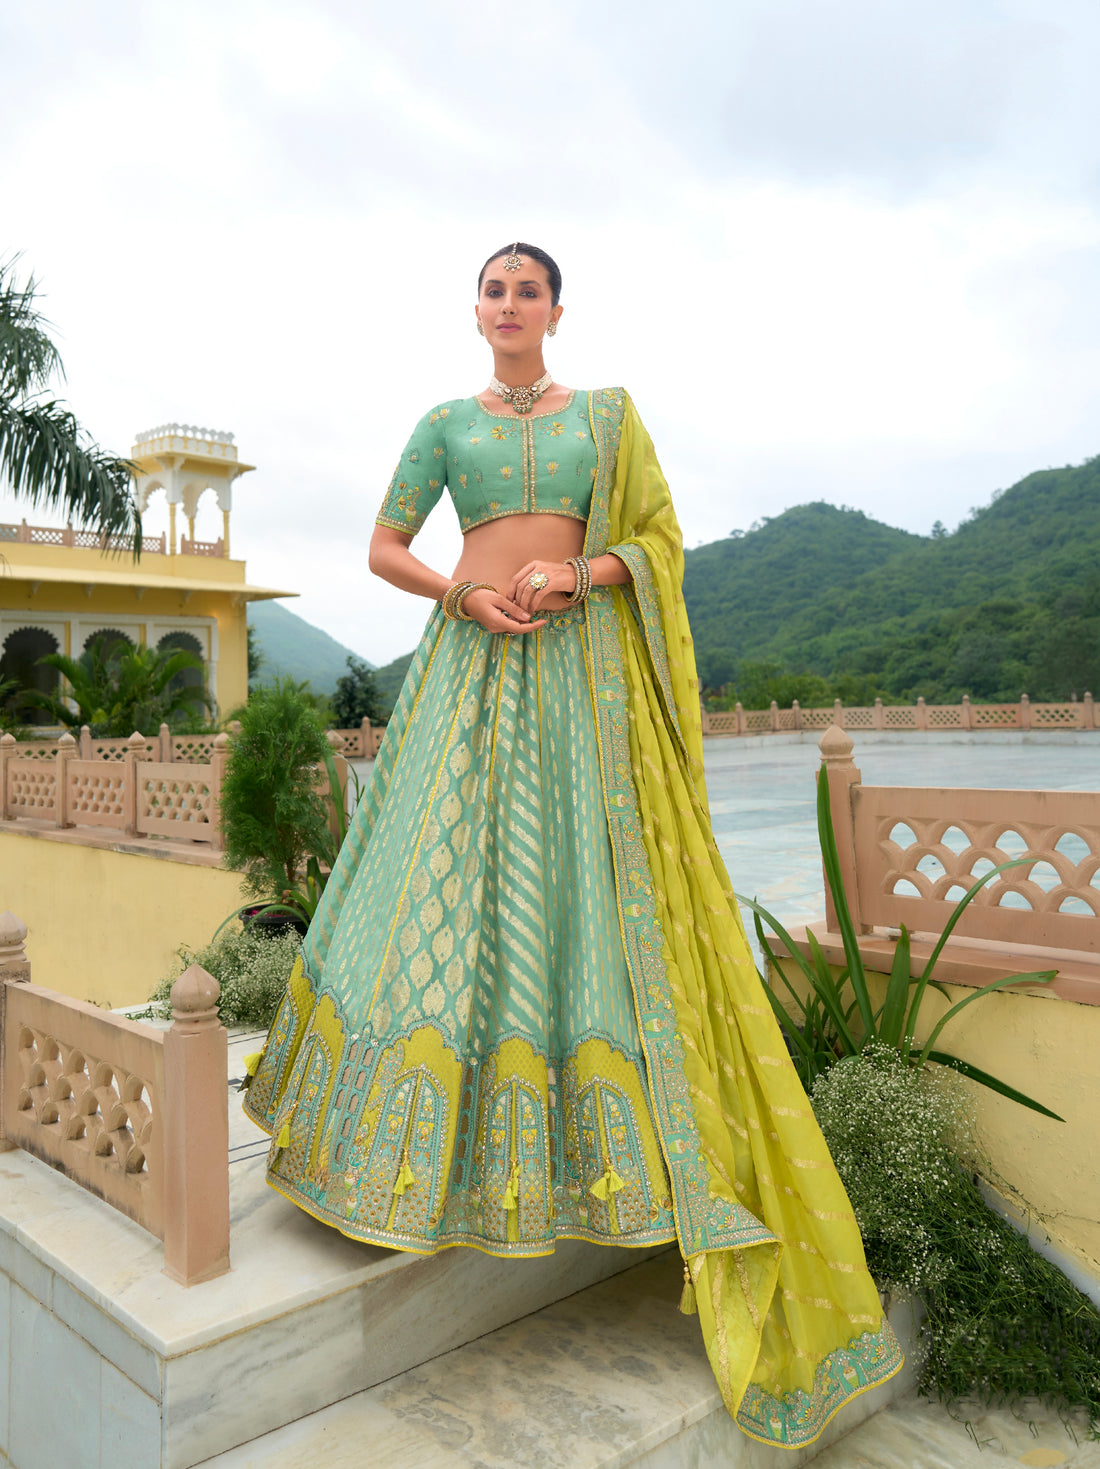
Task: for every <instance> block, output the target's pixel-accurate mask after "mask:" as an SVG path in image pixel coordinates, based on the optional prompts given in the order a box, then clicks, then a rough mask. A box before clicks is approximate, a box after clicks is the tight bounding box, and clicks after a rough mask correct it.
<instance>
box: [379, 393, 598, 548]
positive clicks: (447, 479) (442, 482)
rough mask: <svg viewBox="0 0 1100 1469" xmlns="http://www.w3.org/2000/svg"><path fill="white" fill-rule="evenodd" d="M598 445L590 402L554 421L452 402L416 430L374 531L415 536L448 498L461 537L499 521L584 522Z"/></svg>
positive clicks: (571, 401)
mask: <svg viewBox="0 0 1100 1469" xmlns="http://www.w3.org/2000/svg"><path fill="white" fill-rule="evenodd" d="M595 477H596V445H595V442H594V440H593V438H592V429H591V426H590V424H589V422H588V394H587V393H581V394H580V395H578V394H576V393H570V395H569V397H568V399H567V400H566V403H565V406H564V407H562V408H558V409H556V410H555V412H553V413H528V414H524V415H523V416H519V415H517V416H515V417H511V416H509V417H503V416H501V415H499V414H495V413H490V412H489V411H488V410H487V409H486V408H484V407H483V406H482V404H481V402H480V401H479V399H477V398H455V399H452V400H451V402H449V403H441V404H439V406H438V407H436V408H433V409H432V410H431V411H430V412H429V413H425V415H424V417H423V418H422V419H421V420H420V422H419V423H418V424H417V425H416V428H415V429H414V430H413V436H412V438H411V439H410V440H409V442H408V444H407V445H406V446H405V450H404V452H403V453H402V455H401V458H400V459H399V460H398V463H397V468H396V470H395V471H394V476H393V479H392V480H391V481H390V487H389V489H388V490H387V491H386V498H385V499H384V500H383V502H382V508H381V510H380V511H379V512H378V517H377V524H378V525H388V526H390V527H392V529H394V530H402V531H405V532H407V533H408V534H409V535H416V533H417V531H418V530H420V528H421V526H423V524H424V522H425V520H427V518H428V512H429V511H430V510H431V509H432V507H433V506H434V505H435V504H436V502H437V501H438V499H439V497H440V495H441V494H442V493H443V489H444V486H446V488H447V489H448V490H449V491H450V495H451V499H452V500H453V501H454V507H455V511H456V512H457V514H458V523H459V525H460V526H461V528H462V530H463V532H464V533H465V532H466V531H468V530H472V529H473V527H474V526H475V525H484V524H485V523H486V522H487V521H490V520H499V519H500V518H501V516H504V515H568V516H570V517H571V518H572V519H573V520H582V521H587V520H588V509H589V505H590V504H591V501H592V481H593V480H594V479H595Z"/></svg>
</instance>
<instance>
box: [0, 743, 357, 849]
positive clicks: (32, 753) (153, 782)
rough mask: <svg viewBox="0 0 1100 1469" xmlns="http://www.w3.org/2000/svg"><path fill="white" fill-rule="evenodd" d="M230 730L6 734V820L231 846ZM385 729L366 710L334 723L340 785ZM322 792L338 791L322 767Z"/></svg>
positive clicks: (1, 782) (0, 771)
mask: <svg viewBox="0 0 1100 1469" xmlns="http://www.w3.org/2000/svg"><path fill="white" fill-rule="evenodd" d="M239 729H240V725H239V724H238V723H237V722H236V721H234V722H233V724H231V725H230V726H229V732H228V733H227V734H212V735H174V734H172V732H171V730H170V729H169V727H168V725H166V724H162V725H161V727H160V730H159V732H158V733H157V734H156V735H143V734H140V733H138V732H137V731H135V733H134V734H132V735H131V736H130V738H129V739H127V740H123V739H107V740H93V739H92V736H91V731H90V730H89V728H88V726H87V725H84V726H83V728H82V729H81V731H80V738H79V740H77V739H75V738H74V737H73V736H72V735H71V734H69V733H65V734H62V735H61V736H60V737H59V738H58V739H52V740H22V741H20V740H16V739H15V737H14V736H13V735H10V734H6V735H4V736H3V737H2V738H0V823H13V822H14V823H20V822H22V823H30V822H33V823H36V824H37V825H38V826H42V825H46V826H49V827H53V828H55V829H58V830H64V831H71V832H72V833H73V834H74V836H77V837H78V836H79V832H80V829H81V828H88V829H100V830H103V829H106V830H113V831H117V832H118V833H119V834H120V835H122V836H126V837H169V838H173V839H175V840H177V841H185V842H202V843H204V844H206V845H207V846H209V847H212V848H213V849H214V850H215V851H220V850H221V849H222V847H223V846H224V841H223V836H222V830H221V786H222V780H223V777H224V775H225V768H226V762H227V761H228V758H229V743H230V739H231V737H232V736H233V735H235V734H236V733H237V732H238V731H239ZM383 733H384V729H383V727H382V726H375V725H371V723H370V721H369V720H366V719H364V720H363V721H362V723H361V724H360V725H359V727H358V728H357V729H348V730H329V732H328V735H327V739H328V741H329V744H330V745H331V746H332V748H333V753H334V754H335V756H336V769H337V775H338V776H339V779H340V784H341V787H342V788H344V789H346V785H347V761H348V759H349V758H350V759H353V760H354V759H373V758H374V756H375V754H376V753H377V750H378V746H379V744H380V743H381V740H382V735H383ZM317 789H318V793H319V794H320V795H321V796H322V797H325V798H328V797H329V796H330V794H331V793H330V789H329V781H328V775H327V772H325V771H323V770H322V771H320V772H319V775H318V785H317Z"/></svg>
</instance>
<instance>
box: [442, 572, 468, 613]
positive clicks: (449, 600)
mask: <svg viewBox="0 0 1100 1469" xmlns="http://www.w3.org/2000/svg"><path fill="white" fill-rule="evenodd" d="M472 586H473V582H472V581H456V582H455V584H454V586H451V587H448V588H447V590H446V591H445V592H444V593H443V597H442V599H441V600H442V607H443V616H444V617H445V618H446V619H447V620H448V622H457V621H458V618H459V614H458V610H457V607H456V605H455V604H456V603H457V602H458V601H460V600H461V599H462V598H463V597H464V596H465V595H466V593H467V592H468V591H469V590H470V588H471V587H472Z"/></svg>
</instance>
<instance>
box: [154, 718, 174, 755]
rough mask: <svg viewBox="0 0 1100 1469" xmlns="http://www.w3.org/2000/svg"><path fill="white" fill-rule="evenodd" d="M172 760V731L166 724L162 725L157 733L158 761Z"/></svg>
mask: <svg viewBox="0 0 1100 1469" xmlns="http://www.w3.org/2000/svg"><path fill="white" fill-rule="evenodd" d="M171 758H172V731H171V730H170V729H169V728H168V726H167V725H166V724H162V725H161V727H160V729H159V730H158V731H157V759H158V760H171Z"/></svg>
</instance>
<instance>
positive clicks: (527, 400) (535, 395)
mask: <svg viewBox="0 0 1100 1469" xmlns="http://www.w3.org/2000/svg"><path fill="white" fill-rule="evenodd" d="M553 381H554V379H553V378H552V377H551V376H550V374H549V373H548V372H546V373H543V375H542V377H540V378H539V380H538V382H535V383H532V384H531V386H530V387H529V388H510V387H509V386H508V384H507V383H502V382H501V380H500V378H498V377H491V378H490V379H489V391H490V393H495V394H496V395H497V397H498V398H503V399H504V401H505V403H511V405H512V409H513V411H514V412H515V413H530V411H531V409H532V408H533V407H534V406H535V404H536V403H537V402H538V400H539V399H540V398H541V397H542V395H543V393H545V392H546V389H547V388H548V387H549V386H550V384H551V383H552V382H553Z"/></svg>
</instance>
